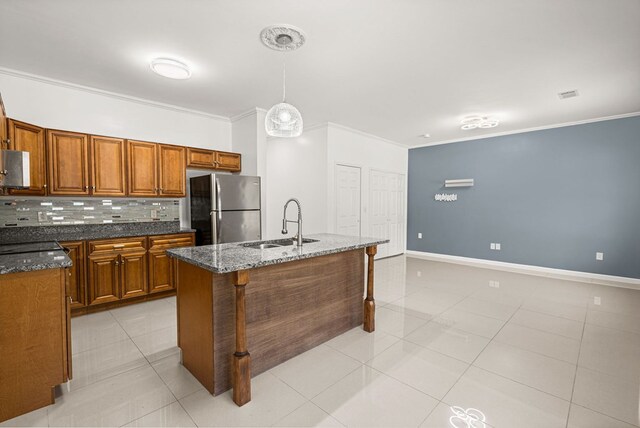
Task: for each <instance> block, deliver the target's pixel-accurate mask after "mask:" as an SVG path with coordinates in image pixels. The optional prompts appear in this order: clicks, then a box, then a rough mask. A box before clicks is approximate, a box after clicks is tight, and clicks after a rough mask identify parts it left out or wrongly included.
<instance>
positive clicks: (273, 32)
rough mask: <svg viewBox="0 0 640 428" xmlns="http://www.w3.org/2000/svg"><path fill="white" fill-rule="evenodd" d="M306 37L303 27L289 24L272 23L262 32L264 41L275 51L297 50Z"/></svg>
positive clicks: (261, 36)
mask: <svg viewBox="0 0 640 428" xmlns="http://www.w3.org/2000/svg"><path fill="white" fill-rule="evenodd" d="M306 39H307V38H306V36H305V34H304V32H303V31H302V30H301V29H299V28H297V27H294V26H292V25H287V24H278V25H271V26H269V27H266V28H265V29H264V30H262V31H261V32H260V40H262V43H263V44H264V45H265V46H266V47H268V48H270V49H273V50H275V51H287V52H289V51H295V50H296V49H298V48H299V47H301V46H302V45H304V42H305V41H306Z"/></svg>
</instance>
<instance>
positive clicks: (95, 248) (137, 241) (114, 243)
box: [89, 236, 147, 254]
mask: <svg viewBox="0 0 640 428" xmlns="http://www.w3.org/2000/svg"><path fill="white" fill-rule="evenodd" d="M146 248H147V238H146V237H144V236H143V237H140V238H125V239H105V240H100V241H90V242H89V254H94V253H106V252H113V251H117V252H120V251H131V250H140V249H142V250H146Z"/></svg>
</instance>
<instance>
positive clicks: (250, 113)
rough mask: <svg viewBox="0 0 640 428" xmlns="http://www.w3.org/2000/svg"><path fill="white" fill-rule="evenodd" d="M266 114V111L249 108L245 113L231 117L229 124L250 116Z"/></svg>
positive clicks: (258, 108)
mask: <svg viewBox="0 0 640 428" xmlns="http://www.w3.org/2000/svg"><path fill="white" fill-rule="evenodd" d="M266 112H267V110H266V109H263V108H260V107H253V108H250V109H249V110H247V111H245V112H244V113H240V114H237V115H235V116H231V118H230V119H229V120H230V121H231V123H233V122H237V121H239V120H242V119H244V118H245V117H249V116H251V115H253V114H258V113H266Z"/></svg>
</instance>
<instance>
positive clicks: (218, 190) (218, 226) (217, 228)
mask: <svg viewBox="0 0 640 428" xmlns="http://www.w3.org/2000/svg"><path fill="white" fill-rule="evenodd" d="M216 199H217V205H218V206H217V208H218V215H217V216H216V241H215V244H218V243H220V221H221V220H222V198H221V196H220V181H219V180H218V179H217V178H216Z"/></svg>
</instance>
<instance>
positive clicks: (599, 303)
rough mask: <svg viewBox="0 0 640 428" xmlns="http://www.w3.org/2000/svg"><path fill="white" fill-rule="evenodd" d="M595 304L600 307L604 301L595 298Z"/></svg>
mask: <svg viewBox="0 0 640 428" xmlns="http://www.w3.org/2000/svg"><path fill="white" fill-rule="evenodd" d="M593 304H594V305H598V306H600V305H601V304H602V301H601V300H600V297H598V296H593Z"/></svg>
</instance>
